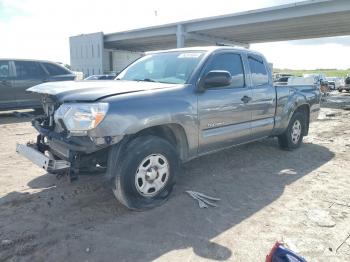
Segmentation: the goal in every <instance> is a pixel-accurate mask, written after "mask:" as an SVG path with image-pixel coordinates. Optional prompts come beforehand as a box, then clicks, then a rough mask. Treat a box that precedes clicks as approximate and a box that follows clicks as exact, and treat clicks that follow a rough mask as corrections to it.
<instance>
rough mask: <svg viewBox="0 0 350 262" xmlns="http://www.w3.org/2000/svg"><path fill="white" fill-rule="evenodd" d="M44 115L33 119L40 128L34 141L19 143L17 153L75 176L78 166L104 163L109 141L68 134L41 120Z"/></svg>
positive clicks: (39, 163) (80, 167)
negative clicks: (46, 124)
mask: <svg viewBox="0 0 350 262" xmlns="http://www.w3.org/2000/svg"><path fill="white" fill-rule="evenodd" d="M43 119H44V118H42V119H41V118H40V117H39V118H37V119H34V120H33V121H32V125H33V127H34V128H35V129H36V130H37V131H38V132H39V135H38V136H37V141H36V143H28V144H25V145H23V144H18V145H17V147H16V151H17V153H19V154H20V155H22V156H24V157H25V158H27V159H28V160H30V161H31V162H33V163H34V164H36V165H37V166H39V167H40V168H42V169H44V170H46V171H47V172H49V173H53V174H67V175H68V176H69V178H70V179H71V180H75V179H76V178H77V177H78V174H79V172H80V171H81V170H89V169H93V168H94V167H96V164H100V163H103V162H104V161H103V160H101V159H102V158H104V157H105V154H104V152H106V150H103V149H106V148H107V147H108V146H109V144H107V143H105V144H96V143H95V142H94V141H93V140H92V139H91V138H90V137H67V135H65V134H64V133H58V132H56V131H55V130H53V129H51V128H49V127H47V126H45V125H44V124H43V122H44V121H43Z"/></svg>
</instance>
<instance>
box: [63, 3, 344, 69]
mask: <svg viewBox="0 0 350 262" xmlns="http://www.w3.org/2000/svg"><path fill="white" fill-rule="evenodd" d="M342 35H350V0H309V1H303V2H298V3H294V4H287V5H280V6H274V7H270V8H263V9H258V10H252V11H246V12H240V13H233V14H227V15H222V16H216V17H208V18H201V19H195V20H189V21H182V22H177V23H172V24H165V25H159V26H153V27H147V28H140V29H135V30H130V31H124V32H116V33H111V34H103V33H102V32H99V33H93V34H85V35H79V36H74V37H71V38H70V52H71V53H70V57H71V66H72V68H73V69H74V70H77V71H83V72H84V74H85V75H90V74H97V73H103V72H110V71H120V70H121V69H122V68H123V67H124V66H125V65H127V64H128V63H130V62H131V61H132V60H134V59H136V58H137V57H138V56H139V55H140V52H144V51H151V50H157V49H169V48H175V47H185V46H203V45H216V44H224V45H236V46H243V47H247V48H248V47H249V45H250V44H252V43H262V42H273V41H283V40H296V39H310V38H320V37H330V36H342ZM115 50H124V51H123V52H121V51H115Z"/></svg>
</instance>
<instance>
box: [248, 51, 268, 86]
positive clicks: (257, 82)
mask: <svg viewBox="0 0 350 262" xmlns="http://www.w3.org/2000/svg"><path fill="white" fill-rule="evenodd" d="M248 62H249V67H250V72H251V76H252V82H253V86H261V85H266V84H268V83H269V76H268V73H267V69H266V66H265V63H264V60H263V59H262V58H261V57H259V56H257V55H249V56H248Z"/></svg>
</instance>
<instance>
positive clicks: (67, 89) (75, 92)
mask: <svg viewBox="0 0 350 262" xmlns="http://www.w3.org/2000/svg"><path fill="white" fill-rule="evenodd" d="M178 86H179V85H174V84H164V83H155V82H142V81H139V82H136V81H122V80H110V81H108V80H99V81H98V80H97V81H62V82H48V83H43V84H40V85H36V86H33V87H31V88H28V89H27V91H29V92H34V93H39V94H47V95H52V96H55V97H56V99H57V100H58V101H59V102H66V101H96V100H98V99H101V98H104V97H109V96H114V95H120V94H126V93H133V92H139V91H146V90H154V89H163V88H169V87H178Z"/></svg>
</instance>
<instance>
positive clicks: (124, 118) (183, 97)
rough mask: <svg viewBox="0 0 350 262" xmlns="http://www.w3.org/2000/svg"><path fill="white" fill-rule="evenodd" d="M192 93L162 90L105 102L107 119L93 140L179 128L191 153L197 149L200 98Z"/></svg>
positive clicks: (97, 130)
mask: <svg viewBox="0 0 350 262" xmlns="http://www.w3.org/2000/svg"><path fill="white" fill-rule="evenodd" d="M191 90H192V89H190V88H187V89H186V88H184V89H176V90H166V91H164V90H162V91H155V92H146V93H142V94H138V93H136V94H128V95H121V96H116V97H110V98H107V99H104V100H103V101H104V102H108V103H109V110H108V113H107V115H106V117H105V119H104V120H103V121H102V122H101V124H100V125H99V126H98V127H97V128H96V129H94V130H91V132H90V133H89V135H90V136H91V137H115V136H126V135H132V134H135V133H138V132H140V131H142V130H144V129H146V128H149V127H153V126H159V125H169V124H178V125H180V126H182V127H183V129H184V131H185V133H186V136H187V140H188V144H189V149H190V150H191V149H193V150H196V149H197V147H198V119H197V97H196V95H195V93H193V92H191Z"/></svg>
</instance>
